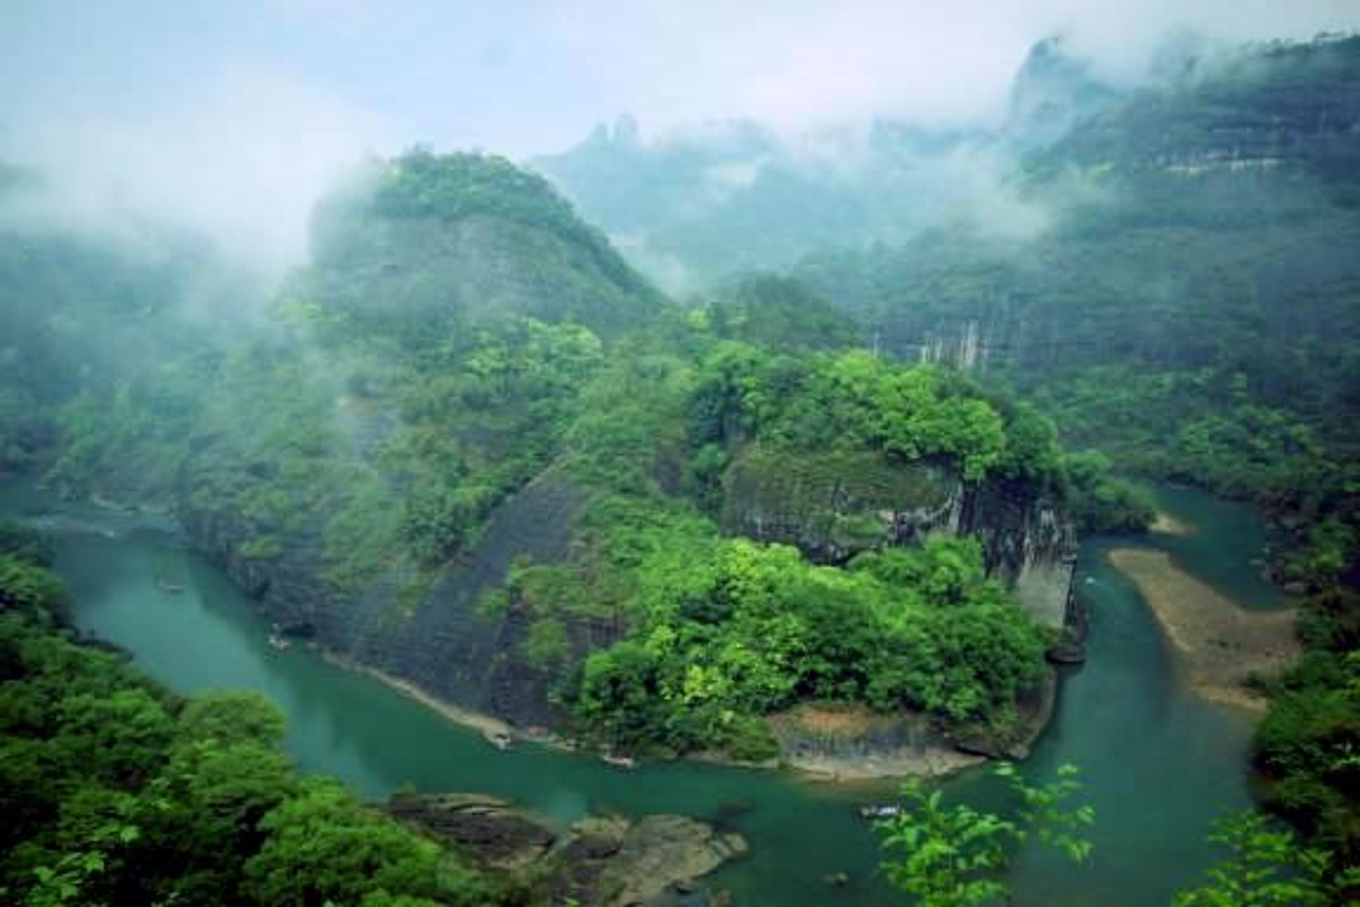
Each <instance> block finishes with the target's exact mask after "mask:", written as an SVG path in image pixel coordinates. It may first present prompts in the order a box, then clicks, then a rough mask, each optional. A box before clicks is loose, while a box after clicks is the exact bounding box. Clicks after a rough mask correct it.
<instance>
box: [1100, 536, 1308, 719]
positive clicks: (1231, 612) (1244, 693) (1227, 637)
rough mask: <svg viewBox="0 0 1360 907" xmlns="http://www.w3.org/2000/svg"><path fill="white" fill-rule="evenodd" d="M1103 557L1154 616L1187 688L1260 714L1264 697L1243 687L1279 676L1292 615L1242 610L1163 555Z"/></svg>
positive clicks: (1120, 552) (1291, 642)
mask: <svg viewBox="0 0 1360 907" xmlns="http://www.w3.org/2000/svg"><path fill="white" fill-rule="evenodd" d="M1107 558H1108V559H1109V562H1110V565H1111V566H1112V567H1114V568H1115V569H1116V570H1118V571H1119V572H1120V573H1122V574H1123V575H1124V576H1126V577H1128V578H1129V580H1130V581H1132V582H1133V584H1134V585H1135V586H1136V587H1137V589H1138V592H1139V593H1140V594H1141V595H1142V597H1143V599H1144V600H1145V601H1146V602H1147V604H1148V606H1149V607H1150V608H1151V610H1152V612H1153V614H1154V615H1155V616H1156V617H1157V621H1158V623H1159V624H1160V625H1161V627H1162V630H1163V631H1164V632H1165V633H1166V636H1167V638H1168V639H1169V640H1170V641H1171V644H1172V646H1173V647H1174V648H1175V649H1176V651H1177V653H1178V654H1179V655H1180V657H1181V660H1182V663H1183V664H1184V666H1185V670H1186V675H1187V681H1188V683H1189V685H1190V688H1191V689H1193V690H1194V691H1195V692H1196V693H1198V694H1199V695H1201V696H1203V697H1204V698H1205V699H1208V700H1210V701H1213V702H1217V703H1221V704H1224V705H1230V706H1234V707H1238V708H1245V709H1251V710H1253V711H1261V710H1264V709H1265V707H1266V700H1265V698H1264V697H1263V696H1262V695H1261V694H1260V693H1258V692H1256V691H1255V690H1253V689H1252V688H1251V687H1250V686H1248V682H1249V681H1250V680H1251V679H1252V678H1254V677H1263V676H1272V675H1275V674H1278V673H1279V672H1280V671H1282V670H1283V669H1284V668H1285V667H1286V666H1287V665H1288V664H1289V663H1290V662H1291V661H1293V660H1294V659H1295V658H1296V657H1297V656H1298V654H1299V651H1300V650H1299V645H1298V642H1297V640H1296V639H1295V638H1294V618H1295V614H1294V611H1293V610H1280V611H1247V610H1245V609H1243V608H1242V607H1241V606H1239V605H1238V604H1237V603H1235V602H1233V601H1232V600H1230V599H1228V598H1227V597H1225V596H1223V595H1222V594H1220V593H1219V592H1217V591H1216V590H1214V589H1213V588H1212V587H1210V586H1208V585H1207V584H1205V583H1203V582H1201V581H1200V580H1198V579H1196V578H1195V577H1194V576H1191V575H1190V574H1189V573H1186V572H1185V571H1183V570H1181V569H1180V568H1179V567H1177V566H1176V565H1175V563H1173V562H1172V560H1171V556H1170V555H1168V554H1167V553H1166V552H1163V551H1153V550H1148V549H1142V548H1115V549H1113V550H1111V551H1110V552H1109V553H1108V554H1107Z"/></svg>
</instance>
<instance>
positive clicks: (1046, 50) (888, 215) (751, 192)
mask: <svg viewBox="0 0 1360 907" xmlns="http://www.w3.org/2000/svg"><path fill="white" fill-rule="evenodd" d="M1122 96H1123V92H1122V90H1120V89H1117V88H1115V87H1113V86H1111V85H1109V84H1107V83H1105V82H1103V81H1102V80H1100V79H1099V78H1098V77H1097V76H1096V75H1095V74H1094V73H1093V72H1092V69H1091V67H1090V66H1089V65H1088V64H1087V63H1085V62H1083V61H1081V60H1080V59H1079V58H1077V57H1075V56H1073V55H1072V54H1071V53H1070V52H1069V51H1068V49H1067V47H1066V45H1065V44H1064V42H1063V41H1062V39H1061V38H1051V39H1048V40H1045V41H1043V42H1040V43H1039V44H1037V45H1036V46H1035V47H1034V49H1033V50H1032V51H1031V53H1030V54H1029V56H1028V58H1027V59H1026V60H1025V62H1024V64H1023V66H1022V67H1021V69H1020V71H1019V72H1018V73H1017V75H1016V79H1015V83H1014V86H1013V88H1012V91H1011V98H1010V105H1009V110H1008V113H1007V117H1006V119H1005V121H1004V122H1003V123H1002V124H1000V125H999V126H998V127H996V128H991V129H981V128H966V129H963V128H954V129H947V128H938V127H937V128H925V127H922V126H919V125H916V124H913V123H910V122H904V121H900V120H894V119H890V118H882V119H878V120H875V121H874V122H872V123H871V124H869V125H868V126H867V127H866V128H863V129H860V128H827V129H822V130H818V131H812V132H806V133H802V134H795V135H787V134H777V133H775V132H773V131H770V130H767V129H764V128H762V127H761V126H760V125H759V124H757V123H754V122H750V121H744V120H736V121H731V122H723V123H713V124H709V125H707V126H705V127H702V128H698V129H689V130H682V131H679V132H676V133H674V134H671V135H666V136H661V137H658V138H656V139H654V140H652V141H650V142H643V141H641V140H640V138H639V134H638V127H637V124H636V122H635V121H633V120H632V118H631V117H624V118H622V119H621V120H620V124H619V125H617V126H615V128H614V129H613V130H612V131H611V130H610V129H609V128H607V127H605V126H603V125H601V126H599V127H597V128H596V129H595V130H594V131H593V132H592V133H591V135H590V136H589V137H588V138H587V139H586V140H585V141H583V142H581V143H580V144H579V145H577V146H576V147H574V148H571V149H568V150H567V151H564V152H562V153H560V154H554V155H545V156H541V157H538V158H535V159H533V160H532V161H530V164H531V165H532V166H533V167H535V168H536V169H538V170H541V171H542V172H543V173H545V174H547V175H548V177H549V178H551V179H552V180H553V181H554V183H556V184H557V185H558V186H559V187H560V188H561V189H562V191H563V193H564V194H565V195H566V196H567V197H569V198H570V199H572V201H573V202H574V203H575V204H576V205H577V206H578V207H579V208H580V209H581V210H582V212H584V214H585V215H586V216H587V217H588V218H590V219H591V220H593V221H594V222H596V223H598V224H600V226H602V227H603V228H604V229H605V230H606V231H608V232H609V234H610V235H611V236H612V237H614V239H615V241H616V242H618V243H619V246H620V248H622V249H623V250H624V252H625V253H626V254H627V255H628V256H629V257H630V259H631V260H633V261H634V262H635V263H636V264H637V265H638V266H639V267H640V268H642V269H643V270H644V271H647V272H648V273H649V274H651V275H653V277H654V278H655V279H656V280H658V281H660V282H661V283H663V284H666V285H668V286H670V287H671V288H673V289H675V290H677V291H687V290H693V289H697V288H702V287H708V286H711V285H713V284H714V283H715V282H720V281H721V280H722V279H723V278H725V277H730V276H732V275H734V274H739V273H742V272H746V271H751V270H758V269H768V268H776V267H782V266H787V265H790V264H792V263H793V262H795V261H796V260H797V259H799V258H801V257H802V256H804V255H807V254H809V253H811V252H813V251H820V250H825V249H830V248H856V247H862V246H868V245H871V244H873V243H880V242H881V243H887V244H896V243H901V242H904V241H906V240H907V239H909V238H910V237H912V236H914V235H915V234H917V233H919V232H920V231H921V230H923V229H925V228H927V227H930V226H933V225H938V224H940V223H951V222H963V223H967V224H971V225H975V226H980V227H981V228H982V229H984V230H991V229H997V230H998V231H999V232H1003V233H1005V232H1012V231H1013V230H1014V229H1017V228H1013V227H1011V226H1009V225H1005V224H1000V223H998V222H997V220H996V219H994V218H988V217H987V215H986V214H985V213H984V214H981V215H980V214H979V212H985V211H986V210H987V209H997V208H1000V207H1004V206H1005V205H1006V204H1007V203H1008V202H1009V200H1010V199H1011V197H1012V196H1013V195H1014V188H1013V187H1012V186H1010V185H1009V181H1010V178H1011V171H1012V170H1013V160H1014V157H1015V155H1017V154H1018V153H1020V152H1022V151H1029V150H1033V149H1036V148H1044V147H1047V146H1048V145H1049V144H1051V143H1053V142H1055V141H1057V140H1058V139H1060V138H1061V137H1062V136H1063V135H1065V134H1066V133H1067V131H1068V130H1069V129H1070V128H1071V127H1072V126H1073V125H1074V124H1075V123H1077V122H1079V121H1081V120H1083V119H1085V118H1087V117H1089V116H1092V115H1094V114H1095V113H1096V112H1098V111H1101V110H1104V109H1105V108H1106V107H1108V106H1109V105H1111V104H1113V103H1115V102H1117V101H1118V100H1119V99H1120V98H1121V97H1122Z"/></svg>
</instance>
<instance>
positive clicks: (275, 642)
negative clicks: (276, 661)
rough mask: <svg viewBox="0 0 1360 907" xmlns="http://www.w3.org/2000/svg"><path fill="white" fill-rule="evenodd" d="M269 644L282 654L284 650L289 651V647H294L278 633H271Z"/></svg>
mask: <svg viewBox="0 0 1360 907" xmlns="http://www.w3.org/2000/svg"><path fill="white" fill-rule="evenodd" d="M269 644H270V645H271V646H273V647H274V648H276V649H278V650H279V651H280V652H282V651H283V650H285V649H287V648H288V647H289V646H291V645H292V643H291V642H289V641H288V640H286V639H284V638H283V637H282V636H280V635H278V634H277V633H270V634H269Z"/></svg>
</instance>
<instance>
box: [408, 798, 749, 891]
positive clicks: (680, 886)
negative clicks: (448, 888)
mask: <svg viewBox="0 0 1360 907" xmlns="http://www.w3.org/2000/svg"><path fill="white" fill-rule="evenodd" d="M385 809H386V810H387V811H388V812H389V813H391V814H392V815H393V816H396V817H397V818H399V819H401V820H402V821H404V822H406V823H408V824H410V825H413V826H415V827H417V828H419V829H421V830H423V831H425V832H426V833H428V834H430V835H432V836H434V837H436V838H438V839H439V840H441V841H443V842H445V843H446V844H447V845H449V846H450V847H451V848H453V849H455V850H457V851H459V852H460V853H462V854H464V855H466V856H467V857H469V858H471V859H472V860H474V861H475V862H477V863H479V864H480V865H482V866H484V867H487V868H490V869H497V870H503V871H507V872H521V873H523V872H527V873H528V874H532V875H535V876H537V877H538V878H539V879H540V880H541V882H540V884H541V885H542V886H543V887H544V893H545V894H546V896H547V898H548V900H549V902H550V903H553V904H568V903H575V904H581V905H600V907H624V905H634V904H651V905H659V904H662V903H666V902H668V901H669V899H670V898H672V897H673V896H674V895H675V894H677V893H681V892H692V891H694V890H696V888H697V887H698V885H697V883H696V880H697V879H700V878H702V877H703V876H705V875H707V874H709V873H711V872H712V871H713V870H715V869H717V868H718V867H719V866H721V865H722V864H723V863H725V862H727V861H728V860H731V859H734V858H736V857H739V856H741V855H742V854H744V853H746V851H747V844H746V841H745V839H744V838H742V837H741V835H738V834H735V833H733V832H723V831H720V830H718V829H715V828H714V827H713V826H711V825H709V824H707V823H704V822H700V821H698V820H696V819H691V818H688V817H686V816H675V815H653V816H645V817H643V818H642V819H639V820H637V821H636V822H634V821H632V820H629V819H627V818H624V817H622V816H587V817H585V818H583V819H580V820H579V821H577V822H575V823H574V824H573V825H572V826H571V827H570V828H569V829H567V830H566V831H565V832H563V833H560V834H559V833H558V832H555V831H554V830H553V829H552V828H550V827H549V826H548V824H547V823H546V822H544V821H543V820H541V819H539V818H537V817H535V816H532V815H530V814H528V813H525V812H523V811H521V810H519V809H517V808H515V807H514V806H513V805H512V804H511V803H510V802H509V801H507V800H503V799H501V798H498V797H492V796H486V795H481V794H398V795H396V796H394V797H393V798H392V799H391V800H390V801H389V802H388V804H387V805H386V807H385Z"/></svg>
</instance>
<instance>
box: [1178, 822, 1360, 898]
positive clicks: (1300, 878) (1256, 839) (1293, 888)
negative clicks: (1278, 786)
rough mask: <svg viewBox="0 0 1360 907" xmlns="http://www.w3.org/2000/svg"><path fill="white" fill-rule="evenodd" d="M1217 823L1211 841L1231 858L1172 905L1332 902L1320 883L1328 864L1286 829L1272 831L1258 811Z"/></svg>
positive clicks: (1354, 879) (1351, 882)
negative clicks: (1301, 844)
mask: <svg viewBox="0 0 1360 907" xmlns="http://www.w3.org/2000/svg"><path fill="white" fill-rule="evenodd" d="M1215 825H1216V831H1215V832H1214V834H1213V835H1211V836H1210V838H1209V840H1211V841H1213V842H1215V843H1218V844H1222V845H1223V846H1225V847H1227V848H1228V851H1229V855H1228V856H1227V858H1226V859H1224V860H1222V861H1220V862H1219V863H1217V864H1215V865H1214V866H1213V868H1211V869H1210V870H1209V882H1208V883H1207V884H1205V885H1203V886H1201V887H1199V888H1196V889H1193V890H1191V891H1183V892H1180V893H1179V894H1177V895H1176V899H1175V901H1174V902H1173V903H1174V907H1315V905H1316V907H1321V905H1326V904H1328V903H1330V902H1331V901H1330V899H1329V897H1328V894H1327V892H1328V884H1327V883H1326V882H1325V881H1324V877H1325V873H1326V869H1327V862H1328V861H1327V858H1326V856H1325V855H1324V854H1322V853H1321V852H1320V851H1316V850H1308V849H1304V848H1302V847H1300V846H1299V845H1298V843H1297V842H1296V841H1295V839H1294V836H1293V834H1291V833H1290V832H1289V831H1275V830H1272V829H1271V827H1270V825H1269V824H1268V823H1267V821H1266V819H1265V818H1264V817H1263V816H1261V815H1260V814H1259V813H1254V812H1243V813H1237V814H1235V815H1231V816H1227V817H1226V818H1223V819H1220V820H1218V822H1216V823H1215ZM1350 874H1351V875H1352V876H1355V875H1357V873H1356V872H1355V871H1354V870H1352V871H1351V873H1350ZM1339 881H1340V883H1341V884H1343V885H1344V884H1345V879H1342V880H1339ZM1357 883H1360V878H1351V879H1350V884H1351V885H1355V884H1357Z"/></svg>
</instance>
